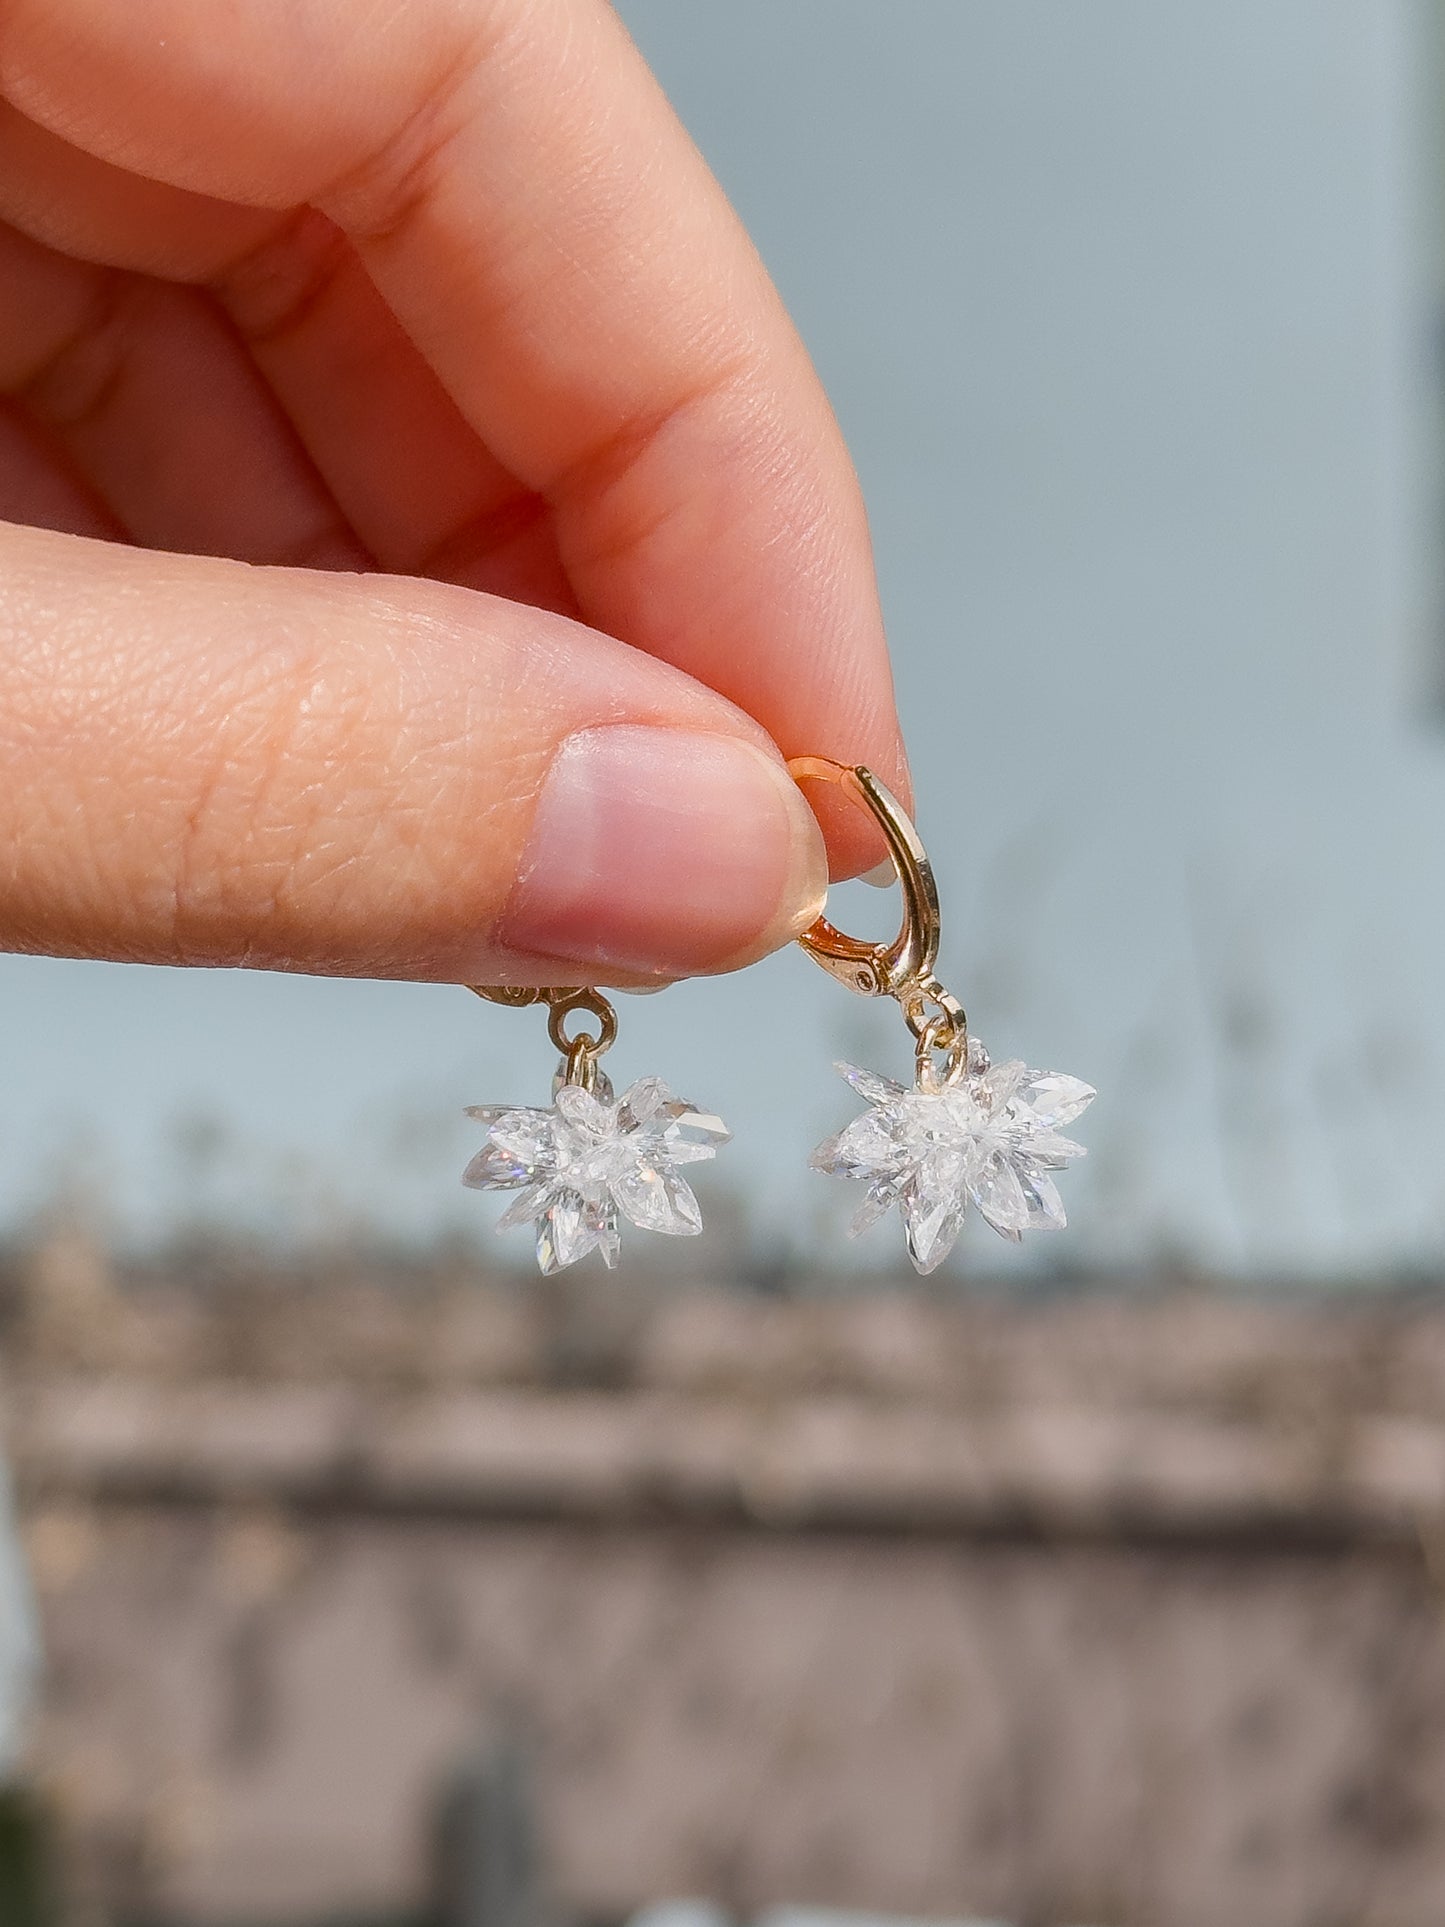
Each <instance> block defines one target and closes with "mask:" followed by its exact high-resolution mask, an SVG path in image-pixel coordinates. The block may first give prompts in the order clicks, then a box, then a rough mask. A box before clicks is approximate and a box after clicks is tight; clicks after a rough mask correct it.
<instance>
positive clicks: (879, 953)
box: [462, 756, 1094, 1273]
mask: <svg viewBox="0 0 1445 1927" xmlns="http://www.w3.org/2000/svg"><path fill="white" fill-rule="evenodd" d="M788 768H789V770H790V771H791V773H792V775H793V776H794V778H795V779H796V780H797V781H799V782H803V781H807V780H812V781H819V782H825V783H835V784H837V785H838V786H839V787H840V788H841V789H842V790H843V792H844V794H845V795H847V796H848V797H849V798H850V799H851V800H852V801H853V802H854V803H856V804H858V805H859V806H860V807H861V808H863V809H865V810H867V811H868V812H869V814H870V815H871V816H872V817H873V818H874V820H875V821H876V822H877V824H878V825H879V827H880V829H881V830H882V832H883V835H884V837H885V838H886V839H887V843H888V852H889V857H890V859H891V861H892V864H893V868H894V870H895V872H896V874H897V877H898V881H899V883H900V885H901V886H902V890H903V926H902V928H901V930H900V931H899V933H898V936H897V937H896V938H895V939H894V940H893V942H892V943H890V944H879V943H869V942H866V941H864V940H863V939H861V938H857V937H849V936H845V935H844V933H843V932H842V931H841V930H836V929H835V928H834V927H833V925H832V924H831V923H829V922H828V920H827V919H826V918H825V917H819V918H818V919H817V921H816V922H815V923H813V924H812V925H811V926H810V927H809V928H808V929H807V930H805V931H804V932H803V935H802V936H801V937H800V938H799V939H798V941H799V943H800V944H801V945H802V947H803V948H804V950H806V951H807V952H808V954H809V956H811V957H812V958H814V959H815V961H816V962H817V963H819V964H820V965H821V966H822V967H823V969H824V970H826V971H827V972H828V974H829V975H830V976H831V977H834V978H836V979H837V980H838V981H839V982H840V983H843V984H845V985H847V987H848V988H849V989H850V990H853V991H856V992H858V993H859V994H860V995H862V996H864V997H892V998H895V999H896V1000H897V1002H898V1004H899V1006H900V1008H901V1010H902V1012H903V1019H904V1022H905V1023H906V1024H907V1025H908V1028H909V1030H910V1031H911V1032H912V1035H913V1039H914V1064H915V1068H914V1080H913V1084H912V1086H911V1087H908V1086H905V1085H902V1084H899V1083H895V1082H894V1080H893V1079H892V1078H888V1077H880V1076H878V1075H877V1074H876V1073H875V1072H873V1071H866V1070H859V1069H857V1068H856V1067H855V1066H854V1065H852V1064H839V1065H838V1067H837V1068H838V1070H839V1071H840V1072H841V1074H842V1076H843V1077H844V1078H845V1079H846V1080H847V1082H848V1083H849V1084H851V1085H852V1087H853V1089H854V1090H855V1091H857V1093H858V1094H859V1096H860V1097H862V1098H865V1099H866V1100H867V1102H868V1105H869V1109H867V1110H866V1111H864V1112H863V1114H862V1115H861V1116H860V1117H856V1118H854V1120H853V1121H852V1123H850V1124H848V1125H846V1126H845V1127H844V1128H843V1129H842V1130H841V1131H839V1132H838V1133H837V1134H836V1135H835V1136H833V1137H830V1138H828V1139H826V1140H825V1141H824V1142H823V1143H822V1144H820V1145H819V1146H818V1148H817V1150H816V1151H814V1153H813V1155H812V1158H811V1160H810V1162H811V1164H812V1167H813V1169H814V1170H815V1171H822V1172H824V1173H826V1174H827V1175H828V1176H830V1177H839V1178H851V1179H856V1180H859V1181H861V1182H862V1183H863V1184H864V1185H865V1186H866V1190H865V1193H864V1197H863V1201H862V1203H861V1204H860V1205H859V1207H858V1210H857V1213H856V1215H855V1216H854V1219H853V1222H852V1224H851V1225H850V1227H849V1234H850V1236H853V1237H856V1236H857V1235H858V1234H859V1233H860V1232H862V1231H864V1230H866V1228H867V1227H868V1226H869V1225H871V1224H873V1223H874V1222H875V1221H876V1220H877V1219H879V1218H881V1217H882V1216H883V1215H884V1213H885V1212H886V1211H888V1210H889V1209H890V1208H891V1207H892V1206H893V1205H895V1204H896V1205H897V1206H898V1208H899V1212H900V1215H901V1216H902V1219H903V1225H904V1231H905V1234H906V1237H907V1242H908V1255H909V1257H910V1258H911V1259H912V1261H913V1264H914V1267H915V1269H916V1270H918V1271H920V1272H930V1271H933V1270H934V1269H935V1268H936V1267H937V1266H938V1265H940V1264H941V1263H942V1262H943V1260H944V1259H945V1258H946V1257H947V1256H948V1253H949V1251H950V1250H951V1249H952V1247H953V1244H954V1241H955V1239H956V1238H957V1237H958V1234H959V1231H960V1230H961V1229H962V1227H963V1221H964V1217H965V1215H966V1213H967V1209H968V1206H969V1205H970V1204H972V1205H973V1206H974V1207H975V1208H976V1209H977V1211H978V1213H979V1216H980V1217H982V1218H983V1219H984V1220H985V1221H986V1222H987V1223H988V1224H990V1225H992V1227H993V1228H994V1230H995V1231H997V1232H998V1233H999V1234H1000V1235H1001V1236H1002V1237H1005V1238H1008V1239H1010V1240H1012V1241H1014V1242H1017V1241H1018V1240H1019V1239H1020V1238H1021V1236H1022V1235H1023V1233H1024V1232H1025V1231H1030V1230H1046V1229H1048V1230H1060V1229H1062V1227H1063V1224H1064V1208H1063V1205H1062V1203H1061V1202H1060V1199H1059V1193H1058V1188H1057V1186H1056V1185H1055V1183H1054V1179H1053V1175H1052V1174H1053V1173H1054V1172H1055V1171H1059V1170H1062V1169H1063V1167H1064V1166H1065V1165H1066V1164H1067V1163H1068V1162H1069V1161H1070V1160H1071V1159H1072V1158H1078V1157H1082V1156H1083V1155H1084V1149H1083V1146H1082V1145H1079V1144H1075V1143H1074V1142H1073V1141H1072V1140H1071V1139H1069V1138H1067V1137H1064V1136H1063V1135H1062V1131H1063V1127H1064V1126H1065V1125H1067V1124H1069V1123H1071V1122H1072V1121H1073V1119H1074V1118H1076V1117H1078V1116H1079V1114H1080V1112H1081V1111H1083V1109H1084V1108H1085V1106H1086V1105H1087V1104H1088V1103H1089V1102H1090V1101H1091V1099H1092V1098H1093V1096H1094V1092H1093V1091H1092V1089H1091V1088H1090V1087H1089V1086H1088V1085H1087V1084H1085V1083H1082V1082H1081V1081H1080V1080H1079V1079H1078V1078H1077V1077H1065V1076H1062V1075H1060V1074H1058V1073H1056V1072H1052V1071H1033V1070H1029V1069H1028V1068H1027V1066H1026V1065H1024V1064H1022V1063H1020V1062H1018V1061H1016V1060H1015V1061H1012V1062H1009V1063H1006V1064H993V1063H991V1062H990V1060H989V1056H988V1052H987V1051H986V1050H984V1048H983V1046H982V1045H981V1044H980V1043H979V1042H978V1040H977V1039H976V1038H975V1037H972V1036H971V1035H970V1034H969V1029H968V1024H967V1020H966V1019H965V1017H964V1013H963V1009H962V1007H961V1006H960V1004H959V1002H958V1000H957V998H955V997H954V996H952V995H951V993H950V992H948V991H947V990H945V989H944V987H943V985H942V984H941V983H940V982H939V981H938V978H937V977H936V976H935V975H934V964H935V962H936V960H937V956H938V939H939V908H938V890H937V886H936V884H935V883H934V879H933V871H932V867H931V866H930V864H929V861H928V856H927V853H926V852H925V850H924V848H923V845H922V843H921V842H920V841H919V838H918V833H917V831H916V830H915V829H914V827H913V825H912V823H911V822H910V821H909V820H908V817H907V816H906V815H905V814H904V812H903V810H902V809H901V807H900V806H899V804H898V802H897V801H896V799H895V798H894V797H892V796H891V795H890V794H889V793H888V791H887V790H886V789H885V788H884V787H883V785H882V784H881V783H880V782H879V781H878V779H877V777H876V776H874V775H873V773H872V772H871V771H870V770H867V769H864V768H862V767H861V766H855V767H849V766H848V765H845V764H842V763H833V762H829V761H828V760H827V759H826V758H824V757H821V756H801V757H798V758H796V759H795V760H794V761H793V762H791V763H790V764H789V765H788ZM471 987H472V988H473V989H474V990H475V991H476V992H477V994H478V996H481V997H486V998H488V999H489V1000H490V1001H491V1002H493V1003H499V1004H506V1005H509V1006H511V1007H513V1008H516V1007H520V1006H524V1005H529V1004H545V1005H546V1006H547V1010H548V1019H547V1031H548V1035H549V1036H550V1038H551V1040H552V1042H553V1044H554V1045H555V1046H556V1047H557V1049H558V1051H559V1052H560V1053H561V1061H560V1063H559V1064H558V1067H557V1073H556V1076H555V1077H554V1079H553V1086H552V1094H553V1102H552V1103H551V1105H550V1106H548V1107H547V1108H546V1109H540V1108H532V1107H520V1106H516V1105H507V1104H486V1105H479V1106H476V1107H475V1108H473V1109H471V1110H469V1111H468V1112H467V1115H468V1116H469V1117H472V1118H475V1119H476V1120H477V1122H478V1123H479V1124H482V1125H483V1126H484V1127H485V1129H486V1141H485V1143H484V1144H483V1146H482V1148H481V1150H480V1151H478V1153H477V1154H476V1156H475V1157H474V1158H473V1159H472V1161H471V1163H470V1164H468V1166H467V1168H466V1170H465V1172H464V1173H463V1175H462V1182H463V1184H466V1185H470V1186H472V1187H473V1188H474V1189H476V1190H479V1191H514V1192H516V1194H517V1195H516V1197H515V1198H514V1199H513V1201H512V1203H511V1204H510V1205H509V1206H508V1208H507V1209H506V1211H504V1212H503V1214H502V1216H501V1218H500V1220H499V1221H498V1224H497V1229H498V1230H499V1231H505V1230H507V1229H509V1228H511V1227H513V1226H516V1225H523V1224H526V1225H530V1226H532V1227H533V1229H534V1231H535V1235H536V1241H537V1262H538V1264H539V1265H540V1266H541V1268H542V1270H543V1271H544V1272H546V1273H551V1272H555V1271H560V1270H561V1269H562V1267H563V1266H564V1265H570V1264H575V1263H576V1261H577V1260H578V1259H579V1258H583V1257H585V1256H586V1255H587V1253H588V1252H590V1251H599V1252H601V1254H602V1258H603V1262H604V1263H605V1264H607V1265H609V1266H612V1265H615V1264H616V1263H617V1256H618V1251H619V1248H620V1243H621V1238H620V1230H619V1226H620V1220H621V1219H622V1218H626V1219H627V1220H628V1221H629V1222H630V1223H632V1224H635V1225H638V1226H640V1227H641V1229H643V1230H644V1231H660V1232H663V1233H666V1234H669V1235H671V1236H681V1237H687V1236H691V1235H694V1234H696V1233H697V1232H699V1231H701V1229H702V1214H701V1212H700V1211H699V1209H698V1203H697V1199H696V1198H695V1197H694V1195H693V1192H692V1187H691V1186H690V1185H689V1184H688V1182H687V1179H686V1178H685V1177H684V1175H683V1173H684V1171H685V1169H686V1167H687V1166H688V1165H690V1164H697V1163H702V1162H704V1161H705V1160H707V1159H709V1158H712V1157H714V1156H716V1154H717V1152H718V1149H719V1148H720V1147H721V1146H722V1145H724V1144H726V1143H727V1142H728V1139H729V1137H730V1136H731V1133H730V1132H729V1131H728V1129H727V1127H726V1125H725V1124H724V1123H723V1121H722V1119H721V1118H719V1117H716V1116H714V1115H713V1114H712V1113H711V1112H709V1111H703V1110H699V1109H698V1107H697V1106H696V1105H694V1104H690V1103H689V1102H688V1101H687V1100H686V1099H685V1098H681V1097H678V1096H677V1095H675V1093H674V1092H672V1091H671V1090H669V1089H668V1087H667V1085H666V1084H664V1083H663V1081H662V1079H661V1078H660V1077H643V1078H639V1079H638V1081H637V1082H636V1083H635V1084H632V1085H630V1086H629V1087H628V1089H627V1090H625V1091H624V1092H623V1093H622V1095H621V1097H616V1096H615V1095H614V1093H613V1089H612V1085H611V1082H610V1081H609V1079H608V1077H607V1075H606V1073H605V1072H604V1071H603V1070H602V1069H601V1068H600V1060H601V1058H602V1057H603V1055H604V1053H605V1052H607V1051H608V1050H609V1049H610V1048H611V1046H612V1043H613V1041H614V1039H615V1038H616V1035H617V1014H616V1012H615V1011H614V1010H613V1008H612V1006H611V1004H610V1003H609V1002H608V1001H607V999H606V998H605V997H603V996H601V995H600V994H599V992H598V991H596V990H594V989H590V988H569V989H560V990H554V989H541V990H531V989H519V990H510V989H496V988H492V987H490V986H483V985H480V984H477V985H473V986H471Z"/></svg>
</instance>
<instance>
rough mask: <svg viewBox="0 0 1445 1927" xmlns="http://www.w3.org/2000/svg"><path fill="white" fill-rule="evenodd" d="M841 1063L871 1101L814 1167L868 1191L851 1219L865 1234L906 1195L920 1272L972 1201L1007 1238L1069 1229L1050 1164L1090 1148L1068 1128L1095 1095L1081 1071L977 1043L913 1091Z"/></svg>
mask: <svg viewBox="0 0 1445 1927" xmlns="http://www.w3.org/2000/svg"><path fill="white" fill-rule="evenodd" d="M838 1070H839V1072H840V1073H841V1075H842V1076H843V1077H844V1078H846V1080H847V1081H848V1083H849V1084H851V1085H852V1086H853V1088H854V1090H856V1091H857V1092H858V1093H859V1095H860V1096H862V1097H865V1098H866V1099H867V1100H868V1101H869V1104H870V1105H871V1107H872V1108H871V1109H870V1110H867V1111H865V1112H864V1113H863V1115H862V1116H861V1117H856V1118H854V1119H853V1121H852V1123H851V1124H847V1125H845V1126H844V1128H843V1129H842V1130H841V1131H838V1132H836V1133H835V1134H834V1135H833V1136H832V1137H830V1138H827V1139H825V1140H824V1142H823V1143H822V1144H820V1145H819V1146H818V1148H817V1150H816V1151H815V1152H814V1153H813V1157H812V1164H813V1168H814V1169H815V1170H818V1171H823V1172H825V1173H827V1174H828V1175H829V1176H830V1177H840V1178H854V1179H859V1180H861V1181H862V1182H863V1183H864V1184H866V1185H867V1187H868V1189H867V1192H866V1194H865V1196H864V1199H863V1202H862V1204H861V1205H860V1206H859V1207H858V1211H857V1213H856V1215H855V1216H854V1219H853V1223H852V1224H851V1225H850V1227H849V1235H850V1236H853V1237H857V1236H858V1234H859V1233H860V1232H862V1231H864V1230H866V1229H867V1228H868V1226H869V1225H871V1224H874V1223H876V1221H877V1220H878V1219H879V1218H880V1217H882V1216H883V1214H884V1212H886V1211H887V1210H889V1208H890V1207H891V1206H892V1205H893V1204H895V1203H897V1205H898V1207H899V1210H900V1212H901V1214H902V1217H903V1221H904V1229H905V1232H906V1234H907V1240H908V1254H909V1257H910V1258H911V1259H912V1261H913V1264H914V1266H915V1267H916V1269H917V1270H919V1271H921V1272H929V1271H933V1270H935V1269H936V1268H937V1266H939V1265H940V1264H942V1262H943V1260H944V1259H945V1258H946V1257H947V1256H948V1253H949V1251H950V1250H951V1249H952V1247H953V1244H954V1241H955V1240H956V1239H957V1237H958V1234H959V1231H960V1230H961V1229H962V1226H963V1222H964V1217H965V1214H966V1211H967V1207H968V1205H969V1204H970V1203H971V1204H972V1205H974V1207H975V1208H976V1209H977V1211H978V1213H979V1215H980V1217H982V1218H983V1219H984V1220H985V1221H986V1222H987V1223H988V1224H990V1225H992V1227H993V1229H994V1230H995V1231H997V1232H998V1233H999V1235H1000V1236H1001V1237H1004V1238H1007V1239H1009V1240H1010V1241H1012V1242H1017V1241H1018V1240H1019V1238H1021V1237H1022V1235H1023V1233H1024V1232H1025V1231H1048V1230H1054V1231H1057V1230H1062V1228H1063V1226H1064V1222H1065V1220H1064V1207H1063V1203H1062V1201H1061V1199H1060V1197H1059V1193H1058V1188H1057V1186H1056V1185H1055V1183H1054V1181H1053V1179H1052V1177H1051V1176H1050V1175H1049V1173H1050V1172H1051V1171H1060V1170H1062V1169H1063V1168H1064V1166H1065V1165H1066V1164H1068V1163H1069V1162H1070V1161H1071V1160H1072V1159H1074V1158H1080V1157H1082V1156H1083V1155H1084V1147H1083V1146H1082V1145H1081V1144H1075V1143H1074V1142H1073V1141H1072V1140H1071V1139H1070V1138H1066V1137H1063V1136H1062V1135H1060V1130H1059V1127H1060V1126H1061V1125H1064V1124H1068V1123H1071V1122H1072V1121H1073V1119H1074V1118H1076V1117H1078V1116H1079V1114H1080V1113H1081V1112H1082V1111H1083V1110H1084V1108H1085V1107H1086V1106H1087V1105H1088V1104H1089V1103H1090V1102H1091V1101H1092V1099H1093V1097H1094V1092H1093V1090H1092V1089H1091V1088H1090V1087H1089V1085H1087V1084H1085V1083H1082V1082H1081V1081H1080V1080H1079V1079H1078V1078H1077V1077H1064V1076H1062V1075H1060V1074H1058V1073H1056V1072H1053V1071H1033V1070H1030V1069H1029V1068H1028V1066H1027V1065H1026V1064H1023V1063H1021V1062H1020V1061H1019V1060H1017V1059H1012V1060H1010V1061H1009V1062H1007V1063H1003V1064H992V1063H991V1062H990V1060H989V1056H988V1053H987V1051H985V1050H984V1049H983V1047H982V1045H978V1046H977V1047H976V1048H975V1046H974V1043H973V1040H970V1048H969V1051H968V1054H967V1062H966V1063H965V1065H964V1066H962V1067H961V1068H960V1069H959V1070H958V1071H957V1072H955V1073H954V1074H953V1076H952V1077H951V1079H950V1080H949V1081H948V1082H947V1083H944V1084H942V1085H940V1086H939V1087H937V1088H932V1087H930V1088H923V1087H922V1086H921V1085H920V1086H916V1087H915V1088H914V1089H912V1090H907V1089H905V1088H904V1086H902V1085H901V1084H895V1083H894V1082H893V1081H892V1080H891V1079H890V1078H886V1077H879V1076H877V1075H875V1074H874V1073H873V1072H871V1071H861V1070H858V1069H857V1068H856V1067H855V1066H853V1065H851V1064H840V1065H839V1066H838Z"/></svg>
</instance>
